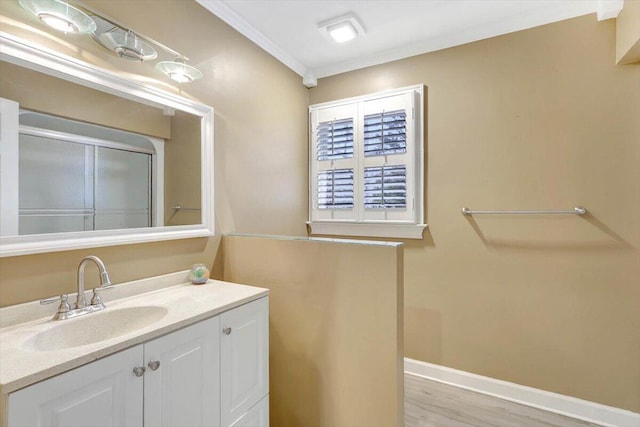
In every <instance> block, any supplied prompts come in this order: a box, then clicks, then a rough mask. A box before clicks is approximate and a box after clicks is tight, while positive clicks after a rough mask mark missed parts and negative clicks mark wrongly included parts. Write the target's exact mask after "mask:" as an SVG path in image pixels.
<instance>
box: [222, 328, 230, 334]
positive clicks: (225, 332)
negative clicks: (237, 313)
mask: <svg viewBox="0 0 640 427" xmlns="http://www.w3.org/2000/svg"><path fill="white" fill-rule="evenodd" d="M222 332H224V334H225V335H230V334H231V328H230V327H229V326H227V327H226V328H222Z"/></svg>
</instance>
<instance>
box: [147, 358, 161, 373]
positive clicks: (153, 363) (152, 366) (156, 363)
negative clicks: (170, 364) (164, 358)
mask: <svg viewBox="0 0 640 427" xmlns="http://www.w3.org/2000/svg"><path fill="white" fill-rule="evenodd" d="M147 366H148V367H149V369H151V370H152V371H155V370H156V369H158V368H159V367H160V361H159V360H152V361H151V362H149V363H147Z"/></svg>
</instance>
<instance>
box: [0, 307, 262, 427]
mask: <svg viewBox="0 0 640 427" xmlns="http://www.w3.org/2000/svg"><path fill="white" fill-rule="evenodd" d="M268 319H269V305H268V298H267V297H263V298H260V299H258V300H255V301H252V302H249V303H247V304H244V305H242V306H239V307H237V308H234V309H232V310H229V311H226V312H224V313H222V314H220V315H218V316H215V317H211V318H209V319H206V320H203V321H200V322H198V323H195V324H193V325H190V326H187V327H185V328H183V329H180V330H178V331H175V332H172V333H170V334H167V335H164V336H161V337H159V338H156V339H153V340H151V341H148V342H146V343H144V344H139V345H136V346H135V347H132V348H129V349H126V350H123V351H121V352H119V353H116V354H113V355H111V356H108V357H105V358H102V359H99V360H97V361H95V362H92V363H89V364H87V365H84V366H81V367H79V368H76V369H74V370H71V371H69V372H66V373H63V374H60V375H57V376H55V377H53V378H50V379H47V380H44V381H42V382H39V383H36V384H34V385H31V386H28V387H26V388H23V389H21V390H18V391H16V392H14V393H11V394H10V395H9V407H8V409H9V411H8V421H9V423H8V426H9V427H27V426H28V427H36V426H37V427H49V426H51V427H53V426H56V427H67V426H69V427H71V426H74V427H75V426H78V427H80V426H82V427H94V426H95V427H98V426H111V427H125V426H138V427H139V426H145V427H151V426H153V427H155V426H168V427H183V426H184V427H187V426H188V427H198V426H202V427H218V426H224V427H229V426H232V425H233V426H234V427H241V426H251V427H267V426H268V425H269V409H268V393H269V377H268V366H269V359H268V353H269V336H268V335H269V331H268V321H269V320H268ZM142 368H144V370H143V369H142ZM134 371H136V372H137V374H136V372H134ZM143 371H144V372H143ZM138 375H139V376H138Z"/></svg>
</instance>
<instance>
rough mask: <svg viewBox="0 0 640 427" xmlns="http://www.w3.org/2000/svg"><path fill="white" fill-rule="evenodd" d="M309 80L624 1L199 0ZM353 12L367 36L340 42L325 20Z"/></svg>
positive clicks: (604, 11) (613, 8)
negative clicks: (328, 34)
mask: <svg viewBox="0 0 640 427" xmlns="http://www.w3.org/2000/svg"><path fill="white" fill-rule="evenodd" d="M196 1H198V3H200V4H201V5H203V6H204V7H206V8H207V9H208V10H209V11H211V12H212V13H214V14H215V15H217V16H218V17H219V18H220V19H222V20H224V21H225V22H227V23H228V24H229V25H231V26H232V27H234V28H235V29H236V30H238V31H239V32H241V33H242V34H244V35H245V36H246V37H247V38H249V39H250V40H252V41H253V42H255V43H256V44H258V45H259V46H260V47H262V48H263V49H265V50H266V51H267V52H269V53H271V54H272V55H273V56H275V57H276V58H277V59H279V60H280V61H281V62H283V63H284V64H285V65H287V66H288V67H289V68H291V69H292V70H294V71H295V72H296V73H298V74H300V75H301V76H306V77H307V79H311V80H313V79H314V78H321V77H326V76H331V75H334V74H339V73H343V72H346V71H351V70H355V69H358V68H363V67H366V66H370V65H375V64H381V63H384V62H389V61H393V60H397V59H401V58H406V57H409V56H413V55H418V54H421V53H426V52H431V51H434V50H439V49H444V48H447V47H451V46H456V45H460V44H464V43H469V42H472V41H476V40H481V39H485V38H489V37H493V36H497V35H500V34H506V33H510V32H513V31H519V30H523V29H526V28H531V27H535V26H539V25H544V24H548V23H551V22H556V21H561V20H564V19H569V18H573V17H576V16H581V15H586V14H590V13H598V18H599V19H608V18H612V17H615V16H617V14H618V13H619V12H620V10H621V9H622V5H623V1H624V0H196ZM349 12H353V13H355V14H356V15H357V16H358V17H359V18H360V21H361V22H362V24H363V25H364V27H365V29H366V34H365V36H364V37H360V38H357V39H355V40H353V41H351V42H347V43H344V44H337V43H333V42H331V41H329V40H328V39H327V38H325V37H323V35H322V34H321V32H320V31H319V30H318V23H319V22H322V21H326V20H328V19H331V18H335V17H337V16H340V15H344V14H346V13H349Z"/></svg>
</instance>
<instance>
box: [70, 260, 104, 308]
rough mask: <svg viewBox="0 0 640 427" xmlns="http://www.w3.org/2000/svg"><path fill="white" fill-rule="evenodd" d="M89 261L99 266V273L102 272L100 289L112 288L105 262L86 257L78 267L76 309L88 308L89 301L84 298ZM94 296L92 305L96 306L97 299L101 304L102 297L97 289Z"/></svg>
mask: <svg viewBox="0 0 640 427" xmlns="http://www.w3.org/2000/svg"><path fill="white" fill-rule="evenodd" d="M89 261H93V262H94V263H95V264H96V265H97V266H98V271H99V272H100V287H101V288H106V287H107V286H111V280H110V279H109V273H107V268H106V267H105V266H104V262H102V260H101V259H100V258H98V257H97V256H94V255H89V256H87V257H84V258H83V259H82V261H80V265H79V266H78V298H77V299H76V309H79V308H85V307H86V306H87V299H86V298H85V296H84V269H85V267H86V266H87V264H88V263H89ZM93 294H94V297H93V298H92V299H91V305H95V304H94V300H96V299H97V301H98V302H99V303H102V301H101V300H100V296H99V295H98V293H96V291H95V289H94V291H93Z"/></svg>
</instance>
